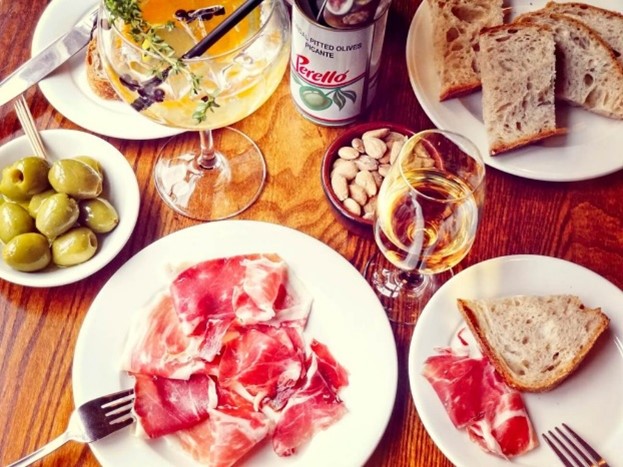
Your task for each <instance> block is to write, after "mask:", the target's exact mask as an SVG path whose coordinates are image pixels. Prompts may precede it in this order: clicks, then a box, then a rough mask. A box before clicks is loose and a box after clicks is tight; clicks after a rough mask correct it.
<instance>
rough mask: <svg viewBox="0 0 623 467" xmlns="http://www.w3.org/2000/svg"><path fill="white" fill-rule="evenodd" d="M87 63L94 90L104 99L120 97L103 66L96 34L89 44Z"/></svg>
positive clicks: (90, 84) (89, 80)
mask: <svg viewBox="0 0 623 467" xmlns="http://www.w3.org/2000/svg"><path fill="white" fill-rule="evenodd" d="M85 65H86V69H87V82H88V83H89V86H90V87H91V89H92V90H93V92H94V93H95V94H96V95H98V96H99V97H101V98H102V99H106V100H116V99H119V97H118V96H117V93H116V92H115V90H114V89H113V87H112V85H111V84H110V81H109V80H108V77H107V76H106V72H105V71H104V69H103V68H102V61H101V59H100V56H99V53H98V51H97V39H96V38H95V36H94V37H93V39H91V40H90V41H89V43H88V44H87V53H86V58H85Z"/></svg>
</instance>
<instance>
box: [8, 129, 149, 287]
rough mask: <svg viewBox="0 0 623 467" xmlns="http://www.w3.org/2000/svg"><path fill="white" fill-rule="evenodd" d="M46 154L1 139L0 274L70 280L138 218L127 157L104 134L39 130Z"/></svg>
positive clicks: (104, 255)
mask: <svg viewBox="0 0 623 467" xmlns="http://www.w3.org/2000/svg"><path fill="white" fill-rule="evenodd" d="M41 137H42V139H43V142H44V144H45V146H46V148H47V150H48V153H49V157H48V158H47V159H46V160H44V159H41V158H38V157H37V156H34V155H32V150H31V149H30V145H29V143H28V139H27V138H26V137H25V136H21V137H19V138H16V139H14V140H12V141H10V142H9V143H7V144H5V145H4V146H2V147H0V170H1V172H0V248H1V249H2V258H1V260H0V278H2V279H4V280H6V281H9V282H12V283H15V284H20V285H25V286H30V287H53V286H59V285H65V284H69V283H72V282H76V281H78V280H81V279H83V278H85V277H88V276H90V275H91V274H93V273H94V272H96V271H98V270H100V269H101V268H102V267H104V266H105V265H106V264H108V263H109V262H110V261H111V260H112V259H113V258H114V257H115V256H116V255H117V253H119V251H120V250H121V249H122V248H123V246H124V245H125V244H126V242H127V241H128V239H129V238H130V235H131V234H132V231H133V230H134V226H135V225H136V220H137V218H138V210H139V206H140V194H139V188H138V183H137V181H136V176H135V174H134V171H133V170H132V167H131V166H130V164H129V163H128V161H127V159H126V158H125V157H124V156H123V154H121V153H120V152H119V151H118V150H117V149H116V148H115V147H114V146H112V145H111V144H110V143H108V142H107V141H105V140H103V139H101V138H99V137H97V136H95V135H92V134H90V133H85V132H81V131H75V130H63V129H58V130H44V131H42V132H41Z"/></svg>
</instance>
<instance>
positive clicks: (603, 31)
mask: <svg viewBox="0 0 623 467" xmlns="http://www.w3.org/2000/svg"><path fill="white" fill-rule="evenodd" d="M545 7H546V8H547V10H548V11H551V12H552V13H559V14H561V15H567V16H571V17H572V18H574V19H577V20H578V21H580V22H582V23H584V24H585V25H587V26H588V27H589V28H591V29H593V30H594V31H596V32H597V33H598V34H599V35H600V36H601V37H602V38H603V39H604V40H605V41H606V42H607V43H608V45H609V46H610V47H611V48H612V49H613V50H614V53H615V55H616V56H617V58H618V59H619V62H623V15H622V14H621V13H618V12H615V11H610V10H605V9H603V8H599V7H596V6H593V5H588V4H586V3H577V2H569V3H559V2H549V3H548V4H547V5H545Z"/></svg>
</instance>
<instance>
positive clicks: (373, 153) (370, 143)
mask: <svg viewBox="0 0 623 467" xmlns="http://www.w3.org/2000/svg"><path fill="white" fill-rule="evenodd" d="M363 146H364V147H365V148H366V154H367V155H368V156H370V157H373V158H374V159H380V158H381V157H383V155H384V154H385V151H387V145H386V144H385V142H384V141H383V140H381V139H379V138H374V137H370V138H363Z"/></svg>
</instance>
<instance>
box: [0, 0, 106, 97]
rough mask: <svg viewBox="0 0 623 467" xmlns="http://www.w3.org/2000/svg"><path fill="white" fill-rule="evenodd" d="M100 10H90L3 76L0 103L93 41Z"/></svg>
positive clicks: (38, 79)
mask: <svg viewBox="0 0 623 467" xmlns="http://www.w3.org/2000/svg"><path fill="white" fill-rule="evenodd" d="M97 10H98V9H97V8H94V9H93V10H91V11H89V13H87V15H86V16H84V17H83V18H82V19H81V20H80V21H79V22H78V23H76V25H75V26H74V27H73V29H72V30H71V31H69V32H68V33H67V34H65V35H63V36H61V37H59V38H58V39H56V40H55V41H54V42H52V43H51V44H50V45H49V46H47V47H46V48H45V49H43V50H42V51H41V52H39V53H38V54H37V55H36V56H34V57H32V58H31V59H30V60H28V61H27V62H26V63H24V64H23V65H21V66H20V67H19V68H17V69H16V70H15V71H14V72H13V73H11V74H10V75H9V76H7V77H6V78H5V79H3V80H2V82H0V105H4V104H6V103H7V102H9V101H10V100H11V99H13V98H14V97H16V96H19V95H20V94H21V93H23V92H24V91H26V90H27V89H28V88H29V87H31V86H32V85H34V84H37V83H38V82H39V81H41V80H42V79H43V78H45V77H46V76H47V75H49V74H50V73H51V72H52V71H54V70H56V69H57V68H58V67H59V66H61V65H62V64H63V63H65V62H66V61H67V60H69V58H71V57H72V56H74V55H75V54H76V53H78V52H79V51H80V50H82V49H83V48H84V47H85V46H86V45H87V44H88V43H89V41H90V40H91V32H92V30H93V25H94V22H95V20H96V18H97Z"/></svg>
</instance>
